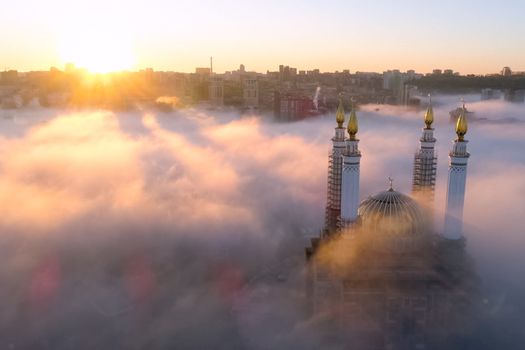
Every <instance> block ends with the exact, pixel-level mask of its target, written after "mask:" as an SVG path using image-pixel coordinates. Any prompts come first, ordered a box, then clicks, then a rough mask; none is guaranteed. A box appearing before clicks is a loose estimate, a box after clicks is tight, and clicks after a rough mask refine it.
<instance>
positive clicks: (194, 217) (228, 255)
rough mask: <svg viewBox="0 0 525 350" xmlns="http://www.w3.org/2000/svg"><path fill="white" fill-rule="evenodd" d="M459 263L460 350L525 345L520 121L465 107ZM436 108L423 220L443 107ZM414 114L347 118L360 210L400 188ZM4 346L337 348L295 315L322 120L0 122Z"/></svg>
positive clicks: (512, 107) (478, 105)
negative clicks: (473, 317) (474, 317)
mask: <svg viewBox="0 0 525 350" xmlns="http://www.w3.org/2000/svg"><path fill="white" fill-rule="evenodd" d="M463 97H465V99H466V104H467V108H468V110H469V111H473V112H474V113H475V115H476V117H477V118H479V119H481V120H479V121H471V123H470V129H469V134H468V139H469V151H470V153H471V158H470V168H469V170H468V171H469V174H468V179H467V192H466V199H465V215H464V220H465V236H466V238H467V251H468V252H469V254H470V255H471V257H472V258H473V259H474V261H475V266H476V269H477V273H478V274H479V277H480V279H481V286H482V287H481V290H480V293H481V296H482V298H483V300H484V305H483V307H484V309H483V310H481V312H480V315H482V316H480V319H479V320H478V321H477V322H476V323H475V325H474V329H473V331H472V333H471V334H472V337H471V338H468V339H466V340H464V344H467V345H465V346H468V347H467V348H478V349H480V348H486V349H493V348H496V347H499V348H506V349H511V348H513V349H518V348H520V347H521V344H522V342H523V340H524V339H523V336H524V335H523V327H522V324H523V321H524V318H523V317H524V316H523V311H525V310H524V302H523V298H522V296H523V293H524V292H525V282H524V281H523V279H522V278H520V276H522V275H523V273H524V267H525V258H524V257H523V254H522V250H523V247H524V246H525V237H524V236H523V225H524V224H525V222H524V217H525V215H524V214H525V212H524V210H525V206H524V205H523V203H522V198H523V195H524V194H525V177H524V176H523V174H525V157H524V156H523V149H524V147H525V108H524V107H523V104H509V103H506V102H504V101H501V100H500V101H479V96H474V95H472V96H470V95H468V96H463ZM459 99H460V96H454V95H448V96H446V95H443V96H434V98H433V101H434V113H435V119H436V121H435V130H436V131H435V135H436V138H437V140H438V141H437V149H438V154H439V156H438V157H439V158H438V170H437V182H436V203H435V206H436V209H437V214H436V224H437V227H438V230H439V227H441V225H442V216H443V210H444V201H445V198H444V195H445V188H446V176H447V162H448V159H447V154H448V150H449V148H450V144H451V141H452V140H453V139H454V137H455V135H454V124H453V123H451V122H449V115H448V111H449V110H451V109H454V108H456V107H457V106H459V105H460V102H459ZM423 112H424V110H420V109H412V110H407V109H406V108H404V107H397V106H386V105H365V106H362V108H361V109H360V110H359V112H358V115H359V121H360V131H359V138H360V140H361V142H360V147H361V151H362V155H363V156H362V162H361V164H362V168H361V176H362V180H361V183H362V185H361V199H365V198H366V197H367V196H368V195H370V194H373V193H376V192H378V191H381V190H384V189H385V188H387V186H388V180H387V177H388V176H391V177H392V178H393V179H394V186H395V188H396V189H399V190H400V191H402V192H405V193H406V192H409V190H410V185H411V171H412V169H411V166H412V165H411V163H412V160H413V159H412V157H413V153H414V151H415V149H416V148H417V145H418V138H419V133H420V130H421V127H422V125H423V121H422V116H423ZM0 116H1V118H0V127H1V128H0V130H1V131H0V132H1V139H0V152H1V157H0V169H1V177H0V199H1V200H0V203H2V204H1V211H2V215H1V216H0V227H1V230H2V236H1V238H0V241H1V244H0V251H1V256H2V259H3V264H2V267H1V268H0V279H1V280H2V283H1V287H0V300H1V303H2V307H1V308H2V313H1V315H0V329H1V333H0V343H1V345H2V347H6V348H13V349H15V348H16V349H18V348H49V349H67V348H71V347H72V346H74V347H75V348H86V349H92V348H102V347H104V348H151V347H153V348H159V347H160V348H163V347H164V348H224V349H226V348H228V349H229V348H261V349H262V348H296V347H303V348H319V347H325V346H326V347H329V348H340V347H341V346H343V345H342V344H338V343H337V342H334V341H333V340H326V339H324V338H323V333H322V330H321V327H320V326H319V319H318V318H316V317H314V316H312V315H309V314H308V313H307V312H305V311H304V310H305V307H304V305H305V296H304V290H303V289H304V288H303V285H304V283H303V282H302V278H303V277H302V276H303V274H304V247H305V246H306V245H307V243H308V239H309V238H310V237H312V236H315V235H318V234H319V231H320V230H321V229H322V226H323V222H322V221H323V217H322V216H323V207H324V205H325V200H326V165H327V151H328V148H329V143H328V140H329V139H330V137H331V134H332V131H333V127H335V120H334V117H333V114H331V113H330V114H327V115H324V116H319V117H314V118H310V119H305V120H302V121H298V122H293V123H282V122H275V121H273V119H272V118H271V117H269V116H264V115H263V116H256V115H246V114H245V115H242V116H240V115H239V114H238V113H237V112H228V111H213V110H205V109H198V108H191V109H186V110H179V111H175V112H169V113H162V112H158V111H140V112H129V113H128V112H111V111H104V110H100V111H81V112H78V111H67V110H52V109H47V110H43V109H39V108H35V109H24V110H14V111H11V110H4V111H1V112H0Z"/></svg>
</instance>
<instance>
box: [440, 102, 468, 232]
mask: <svg viewBox="0 0 525 350" xmlns="http://www.w3.org/2000/svg"><path fill="white" fill-rule="evenodd" d="M466 133H467V118H466V116H465V104H463V108H462V109H461V112H460V115H459V117H458V121H457V123H456V134H457V135H458V138H457V139H456V140H455V141H454V144H453V146H452V151H451V152H450V155H449V158H450V165H449V170H448V189H447V208H446V211H445V226H444V233H443V235H444V237H445V238H446V239H451V240H458V239H461V238H462V237H463V204H464V201H465V182H466V180H467V161H468V157H469V153H468V152H467V142H468V141H467V140H465V139H464V136H465V134H466Z"/></svg>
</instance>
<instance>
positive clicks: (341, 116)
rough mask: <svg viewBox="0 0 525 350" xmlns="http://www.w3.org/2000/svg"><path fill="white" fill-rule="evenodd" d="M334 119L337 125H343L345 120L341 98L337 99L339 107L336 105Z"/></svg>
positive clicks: (340, 126)
mask: <svg viewBox="0 0 525 350" xmlns="http://www.w3.org/2000/svg"><path fill="white" fill-rule="evenodd" d="M335 121H336V122H337V127H339V128H342V127H343V124H344V122H345V108H344V107H343V100H342V99H339V107H337V112H335Z"/></svg>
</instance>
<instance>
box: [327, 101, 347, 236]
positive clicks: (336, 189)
mask: <svg viewBox="0 0 525 350" xmlns="http://www.w3.org/2000/svg"><path fill="white" fill-rule="evenodd" d="M335 120H336V122H337V127H336V128H335V135H334V137H333V138H332V143H333V147H332V151H331V152H330V155H329V157H328V190H327V196H328V198H327V201H326V215H325V231H326V232H327V233H331V232H333V231H334V230H336V229H337V219H338V218H339V216H340V215H341V171H342V168H343V164H342V163H343V158H342V155H343V151H344V150H345V147H346V144H345V129H344V128H343V123H344V122H345V111H344V108H343V101H342V100H339V107H337V112H336V114H335Z"/></svg>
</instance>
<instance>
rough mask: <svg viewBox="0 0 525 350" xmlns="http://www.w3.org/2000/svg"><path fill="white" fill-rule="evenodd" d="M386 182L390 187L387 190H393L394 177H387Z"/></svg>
mask: <svg viewBox="0 0 525 350" xmlns="http://www.w3.org/2000/svg"><path fill="white" fill-rule="evenodd" d="M388 182H390V188H389V189H388V190H389V191H393V190H394V179H392V178H391V177H390V176H389V177H388Z"/></svg>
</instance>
